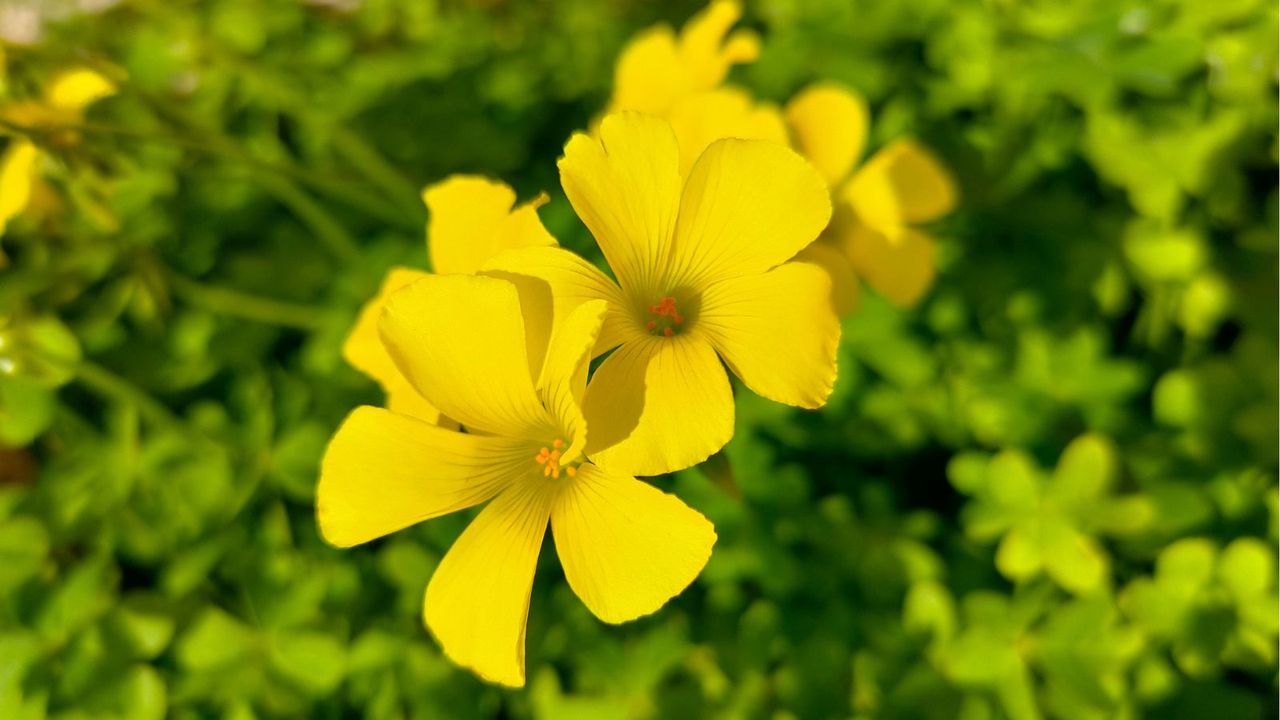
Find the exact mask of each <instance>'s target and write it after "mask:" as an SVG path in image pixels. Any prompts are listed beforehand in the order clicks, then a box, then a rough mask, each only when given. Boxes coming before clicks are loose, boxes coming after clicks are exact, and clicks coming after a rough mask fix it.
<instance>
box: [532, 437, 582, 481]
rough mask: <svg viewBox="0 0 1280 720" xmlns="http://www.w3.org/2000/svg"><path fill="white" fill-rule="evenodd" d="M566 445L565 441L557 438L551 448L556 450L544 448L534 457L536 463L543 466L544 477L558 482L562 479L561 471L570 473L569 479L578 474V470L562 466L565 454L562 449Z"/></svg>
mask: <svg viewBox="0 0 1280 720" xmlns="http://www.w3.org/2000/svg"><path fill="white" fill-rule="evenodd" d="M564 444H565V443H564V440H562V439H560V438H556V439H555V440H554V441H553V442H552V443H551V448H554V449H551V448H545V447H544V448H542V449H540V450H538V454H537V455H536V456H534V458H533V459H534V462H536V463H538V464H539V465H541V466H543V467H542V476H543V477H549V478H554V479H557V480H558V479H560V471H561V470H563V471H565V472H567V473H569V477H574V476H575V475H577V474H578V470H577V468H573V467H561V466H560V458H561V457H562V456H563V454H564V453H563V451H562V450H561V448H563V447H564Z"/></svg>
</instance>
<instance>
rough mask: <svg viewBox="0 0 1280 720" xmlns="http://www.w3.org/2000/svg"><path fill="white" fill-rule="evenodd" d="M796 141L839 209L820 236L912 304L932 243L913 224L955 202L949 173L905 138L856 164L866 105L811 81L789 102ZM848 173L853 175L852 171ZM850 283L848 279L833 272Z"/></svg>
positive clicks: (898, 300)
mask: <svg viewBox="0 0 1280 720" xmlns="http://www.w3.org/2000/svg"><path fill="white" fill-rule="evenodd" d="M786 117H787V122H788V125H789V126H790V128H791V131H792V137H793V139H794V143H795V146H796V147H797V149H799V150H800V152H802V153H803V154H804V155H805V157H807V158H809V160H810V162H812V163H813V164H814V165H815V166H816V167H817V168H818V170H819V172H821V173H822V175H823V177H824V178H825V179H826V181H827V183H828V184H829V185H830V186H831V188H832V193H833V197H834V198H835V202H836V211H835V214H834V216H833V219H832V223H831V227H830V228H829V229H828V231H827V233H826V234H825V236H824V240H825V241H829V242H831V243H833V244H834V245H835V246H836V247H838V248H840V249H841V250H842V251H843V253H844V255H845V257H846V258H847V259H848V262H849V264H850V266H851V268H852V271H853V273H856V275H857V276H858V277H859V278H861V279H862V280H864V281H865V282H866V283H867V284H868V285H870V286H871V287H873V288H875V290H876V291H877V292H879V293H880V294H881V295H884V296H885V297H886V298H888V299H889V300H890V301H892V302H893V303H895V304H897V305H902V306H910V305H914V304H915V303H916V302H918V301H919V300H920V298H921V297H922V296H923V295H924V293H925V291H926V290H928V288H929V285H930V284H931V283H932V282H933V277H934V274H935V272H936V265H935V255H936V247H935V244H934V241H933V239H932V238H931V237H929V236H928V235H927V234H926V233H925V232H923V231H921V230H920V229H918V228H917V227H916V226H917V225H919V224H923V223H927V222H930V221H932V220H936V219H938V218H939V217H942V216H943V215H946V214H947V213H949V212H951V211H952V210H953V209H954V208H955V205H956V189H955V183H954V181H952V179H951V175H950V173H948V172H947V169H946V168H945V167H944V166H943V165H942V163H941V162H939V161H938V160H937V158H935V157H934V156H933V154H932V153H930V152H929V151H928V150H926V149H925V148H924V147H922V146H921V145H920V144H919V143H917V142H915V141H914V140H911V139H909V138H902V139H898V140H895V141H893V142H891V143H889V144H888V145H887V146H885V147H884V148H882V149H881V150H880V151H879V152H877V153H876V154H875V155H873V156H872V157H871V159H870V160H868V161H867V162H866V163H864V164H863V165H862V166H861V167H858V168H857V169H856V170H855V169H854V166H855V164H856V163H857V161H858V159H859V158H860V157H861V156H862V152H863V150H864V149H865V146H866V139H867V128H868V120H867V118H868V113H867V106H866V102H865V101H864V100H863V99H862V98H861V97H859V96H857V95H855V94H854V93H853V92H852V91H850V90H848V89H845V88H842V87H839V86H836V85H831V84H820V85H814V86H811V87H809V88H806V89H805V90H803V91H801V92H800V93H799V94H797V95H796V96H795V97H793V98H792V99H791V101H790V102H789V103H787V107H786ZM851 171H852V175H850V173H851ZM835 282H836V283H837V284H840V283H847V284H849V285H852V284H853V282H854V281H853V278H852V276H849V277H846V278H843V279H842V278H841V277H840V276H839V274H837V275H836V276H835Z"/></svg>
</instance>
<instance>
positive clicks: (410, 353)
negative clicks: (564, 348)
mask: <svg viewBox="0 0 1280 720" xmlns="http://www.w3.org/2000/svg"><path fill="white" fill-rule="evenodd" d="M379 330H380V332H381V334H382V341H383V343H385V344H386V347H387V350H388V352H389V353H390V355H391V357H392V358H393V359H394V360H395V362H396V365H397V366H398V367H399V368H400V370H401V372H403V373H404V374H405V375H406V376H407V377H408V378H409V381H410V382H411V383H413V386H414V387H416V388H417V389H418V391H419V392H420V393H422V396H423V397H424V398H426V399H427V402H429V403H431V404H432V405H434V406H435V407H436V408H438V409H439V410H440V412H442V413H444V414H445V415H448V416H449V417H451V418H453V419H454V420H457V421H458V422H461V423H462V424H463V425H465V426H466V427H468V428H471V429H474V430H481V431H484V432H488V433H493V434H495V435H505V436H507V437H515V438H533V439H542V440H545V438H546V437H548V435H549V434H551V433H554V426H553V424H552V422H551V418H550V417H549V416H548V415H547V413H546V411H545V410H544V409H543V407H542V404H541V403H540V402H539V401H538V396H537V394H536V393H535V392H534V387H533V379H532V377H531V376H530V375H529V361H528V359H527V358H526V357H525V352H526V350H525V337H524V334H525V330H524V320H523V319H522V317H521V314H520V304H519V300H518V296H517V295H516V289H515V286H513V285H512V284H511V283H509V282H506V281H503V280H498V279H495V278H487V277H475V276H470V275H428V276H427V277H424V278H422V279H421V280H418V281H417V282H415V283H413V284H411V285H409V286H408V287H405V288H403V289H401V290H399V291H397V292H395V293H393V294H392V295H391V298H390V299H389V300H388V301H387V303H386V309H385V310H384V311H383V314H382V320H381V322H380V324H379Z"/></svg>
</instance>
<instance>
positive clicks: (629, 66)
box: [608, 0, 760, 137]
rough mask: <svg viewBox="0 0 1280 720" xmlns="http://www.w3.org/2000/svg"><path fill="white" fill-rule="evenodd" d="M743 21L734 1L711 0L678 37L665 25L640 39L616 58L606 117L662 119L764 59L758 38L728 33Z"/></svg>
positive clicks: (750, 33)
mask: <svg viewBox="0 0 1280 720" xmlns="http://www.w3.org/2000/svg"><path fill="white" fill-rule="evenodd" d="M741 16H742V8H741V6H740V5H739V4H738V3H737V2H735V1H734V0H713V2H712V3H711V4H710V5H708V6H707V8H706V9H705V10H703V11H702V12H700V13H698V14H696V15H694V16H693V17H692V18H690V19H689V21H688V22H687V23H685V26H684V27H683V28H682V29H681V31H680V34H679V36H678V37H677V35H676V33H675V32H674V31H673V30H672V29H671V28H670V27H669V26H667V25H658V26H655V27H652V28H650V29H648V30H646V31H644V32H642V33H640V34H639V35H637V36H636V38H635V39H634V40H632V41H631V42H630V43H628V44H627V47H626V48H624V49H623V51H622V55H621V56H620V57H619V58H618V64H617V67H616V69H615V72H614V83H613V98H612V99H611V100H610V102H609V108H608V111H609V112H616V111H619V110H637V111H640V112H645V113H648V114H651V115H659V116H663V115H666V114H667V113H668V112H670V111H671V109H672V108H674V107H675V106H676V105H677V104H678V103H679V102H680V101H681V100H684V99H686V98H688V97H690V96H691V95H695V94H697V93H700V92H705V91H707V90H712V89H715V88H716V87H717V86H719V85H720V83H721V82H723V81H724V78H725V76H726V75H728V73H729V69H730V68H732V67H733V66H734V65H736V64H739V63H744V62H750V61H752V60H755V59H756V57H757V56H758V55H759V54H760V39H759V38H758V37H757V36H756V34H755V33H753V32H751V31H749V30H742V29H739V30H734V31H733V32H730V28H731V27H733V24H734V23H735V22H737V21H738V18H739V17H741ZM720 137H724V136H720Z"/></svg>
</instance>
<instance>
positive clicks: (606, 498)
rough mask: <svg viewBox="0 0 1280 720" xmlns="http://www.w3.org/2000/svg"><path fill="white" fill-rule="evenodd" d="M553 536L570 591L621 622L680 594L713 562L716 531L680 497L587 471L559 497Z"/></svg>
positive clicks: (632, 480) (604, 617) (607, 618)
mask: <svg viewBox="0 0 1280 720" xmlns="http://www.w3.org/2000/svg"><path fill="white" fill-rule="evenodd" d="M551 532H552V534H553V535H554V536H555V540H556V552H557V553H558V554H559V555H560V563H561V564H562V565H563V566H564V575H565V579H566V580H568V581H569V587H571V588H573V591H574V592H575V593H577V594H578V597H580V598H582V602H584V603H586V606H587V607H588V608H590V609H591V612H593V613H595V615H596V617H598V618H600V619H601V620H603V621H605V622H609V623H620V622H626V621H628V620H634V619H635V618H638V617H640V616H642V615H648V614H649V613H652V612H654V611H656V610H657V609H658V608H660V607H662V606H663V605H664V604H666V602H667V601H668V600H670V599H671V598H673V597H675V596H676V595H678V594H679V593H680V592H681V591H682V590H684V589H685V588H686V587H688V586H689V583H691V582H693V579H694V578H696V577H697V576H698V573H700V572H702V568H703V567H704V566H706V564H707V559H708V558H710V557H711V546H712V545H714V544H715V542H716V531H715V528H714V527H712V525H711V523H710V522H709V521H708V520H707V519H706V518H705V517H703V516H702V515H701V514H700V513H699V512H698V511H696V510H694V509H692V508H690V507H689V506H688V505H685V504H684V503H683V502H681V501H680V500H679V499H678V498H677V497H676V496H674V495H669V494H667V493H664V492H662V491H661V490H659V489H657V488H655V487H654V486H652V485H650V484H649V483H646V482H641V481H639V480H636V479H635V478H632V477H627V476H625V475H616V474H611V473H607V472H605V471H604V470H601V469H600V468H598V467H596V466H594V465H591V464H586V465H583V466H582V467H580V468H579V469H578V474H577V476H576V477H574V478H573V479H572V480H570V481H569V482H568V483H567V484H566V485H565V486H564V488H563V489H562V490H561V492H560V493H559V494H558V495H557V497H556V501H555V504H554V505H553V506H552V508H551Z"/></svg>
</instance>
